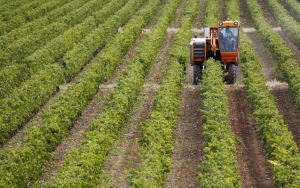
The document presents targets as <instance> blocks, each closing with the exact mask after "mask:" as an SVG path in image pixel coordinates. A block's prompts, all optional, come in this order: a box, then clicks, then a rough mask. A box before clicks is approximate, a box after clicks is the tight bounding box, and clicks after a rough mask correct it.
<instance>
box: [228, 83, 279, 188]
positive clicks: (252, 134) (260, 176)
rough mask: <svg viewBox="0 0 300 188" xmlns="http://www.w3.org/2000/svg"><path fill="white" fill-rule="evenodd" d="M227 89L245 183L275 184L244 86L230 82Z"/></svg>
mask: <svg viewBox="0 0 300 188" xmlns="http://www.w3.org/2000/svg"><path fill="white" fill-rule="evenodd" d="M226 93H227V98H228V99H227V102H228V106H229V118H230V125H231V127H232V131H233V133H234V134H235V135H236V136H237V144H236V148H237V160H238V170H239V173H240V175H241V177H242V182H241V185H242V187H245V188H248V187H260V188H267V187H274V184H273V182H272V175H271V165H270V163H268V161H267V159H266V158H265V150H264V147H263V142H262V141H261V140H258V139H257V134H256V131H255V121H254V120H253V118H251V110H250V104H249V102H248V100H247V94H246V92H245V88H244V87H236V86H227V88H226Z"/></svg>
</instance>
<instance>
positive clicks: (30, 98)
mask: <svg viewBox="0 0 300 188" xmlns="http://www.w3.org/2000/svg"><path fill="white" fill-rule="evenodd" d="M124 1H125V0H123V2H124ZM112 2H113V3H116V2H117V0H114V1H112ZM141 2H142V0H136V1H134V3H135V4H134V3H133V2H131V3H129V4H128V3H127V4H126V6H124V7H123V8H122V9H120V10H119V11H118V12H117V13H116V17H120V18H123V19H121V20H120V22H118V20H115V21H114V20H111V19H110V20H108V22H107V24H112V25H115V23H116V22H117V23H118V24H119V26H121V25H122V24H125V23H126V22H127V21H128V20H129V19H130V17H131V15H133V14H134V11H128V10H131V9H132V10H136V9H137V8H138V7H137V6H136V5H139V4H141ZM120 4H121V3H120ZM121 6H122V5H121ZM108 11H109V9H108ZM113 17H114V16H113ZM113 21H114V22H113ZM107 24H106V25H107ZM119 26H118V25H117V27H116V28H115V29H114V30H108V31H107V32H111V33H112V34H114V33H115V31H116V30H117V28H118V27H119ZM100 36H101V37H103V38H105V35H100ZM109 36H112V35H109ZM87 39H88V40H93V38H91V37H88V38H87ZM106 41H107V40H106ZM65 43H67V41H66V42H65ZM102 45H104V44H102ZM53 47H55V46H53ZM59 47H61V46H58V45H56V48H59ZM59 49H61V48H59ZM81 55H82V56H89V54H83V53H81ZM72 62H73V63H76V60H74V61H72ZM69 66H71V65H69ZM52 67H57V68H59V70H60V71H59V72H57V73H56V74H58V75H59V77H55V78H51V76H50V78H51V79H49V78H48V76H49V75H52V74H53V73H52V70H49V69H52ZM79 71H80V70H79ZM47 72H48V73H49V74H47ZM65 72H66V69H65V67H61V66H60V65H57V64H55V65H46V66H44V69H43V70H41V71H39V72H38V74H36V75H33V76H31V78H30V79H29V80H27V81H26V82H24V83H23V84H22V85H21V87H20V88H17V89H16V90H14V92H13V93H11V94H10V95H9V97H7V98H5V99H3V100H2V101H1V104H0V106H1V108H0V112H1V114H0V122H1V124H2V127H1V129H0V135H1V142H5V141H6V140H7V139H8V138H9V134H10V133H11V132H12V131H14V130H16V129H17V128H18V126H19V125H20V124H22V123H24V122H25V121H26V119H27V118H28V117H30V116H31V114H32V112H33V111H34V110H36V109H38V108H39V106H40V105H42V104H43V103H44V102H45V101H46V100H47V99H48V98H49V96H50V95H51V94H52V93H53V92H54V91H55V89H54V88H56V85H59V84H61V83H63V80H64V78H65V75H61V74H64V73H65ZM45 78H47V79H45ZM54 80H57V81H55V82H53V81H54ZM46 86H48V87H46ZM50 86H51V87H50ZM32 91H34V92H32Z"/></svg>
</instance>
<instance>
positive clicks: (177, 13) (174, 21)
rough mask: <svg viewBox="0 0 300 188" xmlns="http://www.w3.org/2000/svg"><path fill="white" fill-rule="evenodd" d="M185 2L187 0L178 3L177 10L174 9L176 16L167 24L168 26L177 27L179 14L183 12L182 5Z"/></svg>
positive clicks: (183, 5)
mask: <svg viewBox="0 0 300 188" xmlns="http://www.w3.org/2000/svg"><path fill="white" fill-rule="evenodd" d="M186 3H187V0H184V1H182V3H181V4H180V5H179V7H178V9H177V11H176V16H175V18H174V20H173V21H172V22H171V24H170V25H169V27H171V28H178V27H179V22H180V20H179V19H180V16H181V15H182V13H183V10H184V7H185V5H186Z"/></svg>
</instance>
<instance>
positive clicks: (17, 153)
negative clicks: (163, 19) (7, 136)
mask: <svg viewBox="0 0 300 188" xmlns="http://www.w3.org/2000/svg"><path fill="white" fill-rule="evenodd" d="M143 3H144V1H142V0H131V1H129V2H128V6H124V7H123V8H122V9H126V10H127V11H125V12H127V13H129V12H130V11H132V12H135V11H136V10H138V9H139V6H137V5H140V6H141V5H142V4H143ZM129 5H130V6H129ZM132 5H135V6H134V7H132ZM159 5H160V1H151V3H150V2H149V3H148V5H146V6H145V7H144V8H142V9H140V10H139V11H138V12H137V13H136V14H137V15H135V16H133V17H132V18H131V19H130V22H129V23H128V24H127V25H126V26H125V27H124V28H123V32H122V33H119V34H118V35H117V36H116V37H115V38H114V40H113V41H111V42H110V43H109V44H107V46H106V48H105V50H104V52H103V53H102V54H101V55H99V56H97V57H96V58H95V60H94V61H95V62H94V64H93V65H91V66H90V67H89V69H87V70H86V71H85V73H84V74H81V75H80V76H79V79H78V81H77V82H75V83H74V84H73V85H71V86H70V87H69V88H68V91H67V92H66V93H64V95H61V96H60V97H59V98H58V99H57V100H58V102H57V103H56V105H54V106H53V107H52V108H51V110H50V111H49V113H46V114H44V115H43V121H42V123H43V125H42V127H41V128H40V129H37V128H32V129H30V130H29V131H28V132H27V134H28V138H27V139H25V140H24V142H23V144H22V146H21V147H19V148H16V149H15V150H12V151H11V152H10V153H9V154H7V155H5V156H3V158H2V159H1V160H2V163H1V166H0V178H1V179H0V184H1V185H4V186H5V187H7V186H17V187H25V186H26V185H31V184H32V183H33V181H34V180H36V179H37V178H38V177H39V176H40V175H41V173H42V169H41V166H42V164H43V163H44V162H46V161H47V160H48V159H49V157H50V155H51V152H52V151H53V150H54V149H55V148H56V146H57V145H58V144H59V143H60V142H61V141H62V139H63V137H65V136H66V135H67V134H68V129H69V128H70V127H71V126H72V124H73V121H74V120H76V118H77V117H78V115H80V113H81V112H82V111H83V110H84V107H85V106H86V105H87V104H88V102H89V100H90V99H91V98H92V97H93V96H94V95H95V93H96V92H97V90H98V86H99V84H100V83H103V81H105V80H106V79H107V78H108V77H109V76H111V75H112V73H113V72H114V69H115V67H116V65H117V64H118V62H120V60H121V58H122V55H123V54H124V53H126V51H127V50H128V49H129V47H130V46H131V45H132V44H133V43H134V41H135V39H136V38H137V37H138V36H139V34H140V32H141V29H142V28H143V27H144V26H145V25H146V24H147V23H148V22H149V21H150V19H151V18H152V17H153V16H154V14H155V12H156V10H157V7H158V6H159ZM129 36H130V37H132V38H131V39H130V40H128V38H129ZM124 39H127V40H126V41H125V40H124ZM116 50H117V51H116ZM108 54H113V56H112V55H111V56H107V55H108ZM52 66H57V64H55V65H52ZM53 71H55V70H53ZM58 72H62V71H58ZM124 76H125V75H124ZM53 77H54V78H55V77H60V78H61V76H53ZM40 85H41V86H43V85H42V84H40ZM122 85H128V84H125V83H124V84H123V82H122ZM133 85H135V84H133ZM132 91H133V90H132ZM129 92H130V90H129ZM119 100H121V101H122V100H123V98H122V97H121V98H120V99H119ZM119 100H118V101H119ZM112 105H113V104H112ZM116 107H118V106H116ZM109 115H111V114H109ZM123 115H124V114H123ZM91 170H92V168H91ZM84 182H86V180H84ZM92 182H94V181H91V183H92ZM70 183H72V182H70Z"/></svg>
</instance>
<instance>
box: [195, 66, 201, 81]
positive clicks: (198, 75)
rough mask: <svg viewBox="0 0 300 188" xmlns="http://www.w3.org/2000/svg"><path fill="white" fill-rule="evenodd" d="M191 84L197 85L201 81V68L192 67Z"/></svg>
mask: <svg viewBox="0 0 300 188" xmlns="http://www.w3.org/2000/svg"><path fill="white" fill-rule="evenodd" d="M193 78H194V80H193V84H194V85H198V84H199V82H200V80H201V66H200V65H193Z"/></svg>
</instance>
